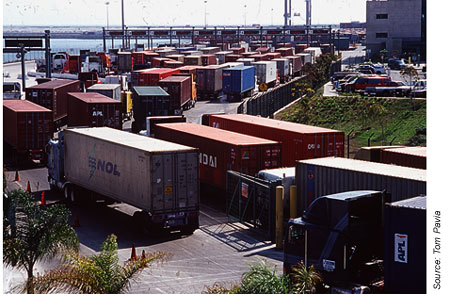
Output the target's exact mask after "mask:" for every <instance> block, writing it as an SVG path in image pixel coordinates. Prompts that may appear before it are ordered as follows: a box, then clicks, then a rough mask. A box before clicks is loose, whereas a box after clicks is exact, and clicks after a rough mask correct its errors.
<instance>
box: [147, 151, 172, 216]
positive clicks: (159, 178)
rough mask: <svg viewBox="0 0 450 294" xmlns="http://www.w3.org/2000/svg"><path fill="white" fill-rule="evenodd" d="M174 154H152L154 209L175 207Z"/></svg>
mask: <svg viewBox="0 0 450 294" xmlns="http://www.w3.org/2000/svg"><path fill="white" fill-rule="evenodd" d="M173 174H174V171H173V154H161V155H153V156H152V173H151V178H152V179H151V181H152V185H151V195H152V208H153V211H164V210H171V209H173V195H174V194H173V193H174V191H173V190H174V189H173Z"/></svg>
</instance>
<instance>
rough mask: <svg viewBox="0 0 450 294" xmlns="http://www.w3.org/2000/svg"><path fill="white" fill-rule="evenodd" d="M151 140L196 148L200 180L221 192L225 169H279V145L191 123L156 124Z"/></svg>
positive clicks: (240, 170)
mask: <svg viewBox="0 0 450 294" xmlns="http://www.w3.org/2000/svg"><path fill="white" fill-rule="evenodd" d="M155 137H156V138H158V139H162V140H166V141H170V142H174V143H178V144H183V145H187V146H191V147H196V148H198V149H199V161H200V181H202V182H203V183H205V184H209V185H213V186H216V187H218V188H221V189H225V188H226V187H225V184H226V174H227V170H234V171H239V172H242V173H245V174H249V175H253V176H254V175H255V174H256V173H258V172H259V171H260V170H262V169H267V168H277V167H280V163H281V160H280V159H281V154H280V143H278V142H275V141H271V140H266V139H261V138H257V137H252V136H247V135H242V134H238V133H234V132H229V131H224V130H219V129H215V128H211V127H208V126H203V125H198V124H192V123H171V124H157V125H156V126H155Z"/></svg>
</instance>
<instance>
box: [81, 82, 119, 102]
mask: <svg viewBox="0 0 450 294" xmlns="http://www.w3.org/2000/svg"><path fill="white" fill-rule="evenodd" d="M120 88H121V85H120V84H95V85H92V86H90V87H89V88H87V90H86V91H87V92H95V93H99V94H102V95H105V96H106V97H109V98H111V99H114V100H117V101H120V100H121V99H120Z"/></svg>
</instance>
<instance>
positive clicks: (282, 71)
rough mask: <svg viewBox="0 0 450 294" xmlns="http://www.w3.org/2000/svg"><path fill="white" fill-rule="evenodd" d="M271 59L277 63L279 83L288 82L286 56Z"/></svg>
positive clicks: (288, 63) (287, 60)
mask: <svg viewBox="0 0 450 294" xmlns="http://www.w3.org/2000/svg"><path fill="white" fill-rule="evenodd" d="M272 61H275V62H276V63H277V73H278V77H279V79H280V83H285V82H288V81H289V79H290V76H291V74H290V70H289V69H290V62H289V59H287V58H274V59H272Z"/></svg>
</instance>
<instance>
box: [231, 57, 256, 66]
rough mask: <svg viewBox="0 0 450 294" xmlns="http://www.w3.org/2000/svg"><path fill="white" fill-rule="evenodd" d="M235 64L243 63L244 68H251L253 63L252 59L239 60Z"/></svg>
mask: <svg viewBox="0 0 450 294" xmlns="http://www.w3.org/2000/svg"><path fill="white" fill-rule="evenodd" d="M236 62H243V63H244V65H245V66H251V65H252V62H255V59H254V58H239V59H238V60H236Z"/></svg>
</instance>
